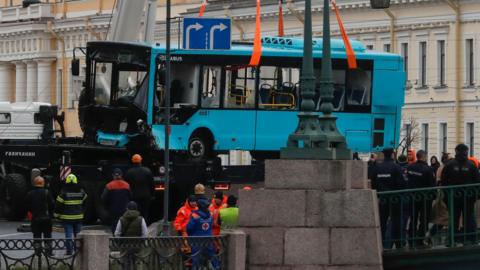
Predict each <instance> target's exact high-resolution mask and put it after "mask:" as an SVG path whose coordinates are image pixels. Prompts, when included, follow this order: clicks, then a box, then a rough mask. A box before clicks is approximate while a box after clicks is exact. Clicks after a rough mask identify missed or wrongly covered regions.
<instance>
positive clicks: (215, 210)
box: [208, 202, 226, 236]
mask: <svg viewBox="0 0 480 270" xmlns="http://www.w3.org/2000/svg"><path fill="white" fill-rule="evenodd" d="M225 207H226V205H225V204H223V203H222V204H221V205H217V204H215V202H212V204H210V207H208V210H210V214H211V215H212V218H213V226H212V234H213V235H214V236H215V235H220V227H221V224H220V222H219V217H220V210H222V209H223V208H225Z"/></svg>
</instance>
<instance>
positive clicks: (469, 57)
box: [465, 39, 475, 86]
mask: <svg viewBox="0 0 480 270" xmlns="http://www.w3.org/2000/svg"><path fill="white" fill-rule="evenodd" d="M465 46H466V48H465V55H466V62H465V64H466V67H465V72H466V75H467V76H466V83H467V86H473V85H474V84H475V78H474V77H475V76H474V75H473V74H474V68H475V67H474V61H473V58H474V55H473V39H467V40H466V43H465Z"/></svg>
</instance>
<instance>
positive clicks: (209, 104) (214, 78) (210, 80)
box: [201, 66, 222, 108]
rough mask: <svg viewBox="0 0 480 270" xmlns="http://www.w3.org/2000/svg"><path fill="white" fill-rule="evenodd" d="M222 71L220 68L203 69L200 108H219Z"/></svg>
mask: <svg viewBox="0 0 480 270" xmlns="http://www.w3.org/2000/svg"><path fill="white" fill-rule="evenodd" d="M221 75H222V69H221V68H220V67H212V66H204V67H203V85H202V96H201V102H202V103H201V105H202V108H219V107H220V86H221V85H220V82H221Z"/></svg>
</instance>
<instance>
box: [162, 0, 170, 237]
mask: <svg viewBox="0 0 480 270" xmlns="http://www.w3.org/2000/svg"><path fill="white" fill-rule="evenodd" d="M170 12H171V0H167V25H166V28H167V29H166V32H167V34H166V38H167V41H166V45H165V105H166V106H165V114H166V123H165V150H164V166H165V169H166V170H165V171H166V173H165V191H164V194H163V223H162V232H163V235H164V236H168V235H169V231H170V223H169V222H168V210H169V193H170V71H171V70H170V20H171V18H170V17H171V14H170Z"/></svg>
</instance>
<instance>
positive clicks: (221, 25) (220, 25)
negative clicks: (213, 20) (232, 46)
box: [210, 23, 228, 50]
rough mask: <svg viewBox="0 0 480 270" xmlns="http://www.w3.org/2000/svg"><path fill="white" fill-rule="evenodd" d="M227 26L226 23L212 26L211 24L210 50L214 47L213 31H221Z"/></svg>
mask: <svg viewBox="0 0 480 270" xmlns="http://www.w3.org/2000/svg"><path fill="white" fill-rule="evenodd" d="M227 28H228V26H226V25H225V24H223V23H220V24H217V25H214V26H212V28H210V50H213V49H214V48H213V43H214V41H215V38H214V34H215V31H216V30H220V32H221V31H223V30H225V29H227Z"/></svg>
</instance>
